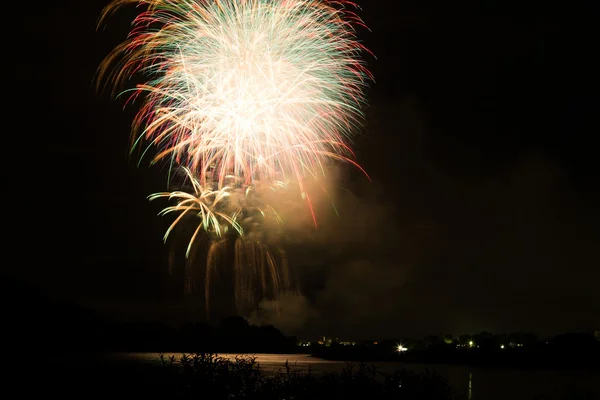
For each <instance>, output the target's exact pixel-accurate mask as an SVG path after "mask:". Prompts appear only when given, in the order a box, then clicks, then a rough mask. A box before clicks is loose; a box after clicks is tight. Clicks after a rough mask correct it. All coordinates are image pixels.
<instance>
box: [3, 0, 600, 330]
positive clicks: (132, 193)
mask: <svg viewBox="0 0 600 400" xmlns="http://www.w3.org/2000/svg"><path fill="white" fill-rule="evenodd" d="M34 3H35V2H34ZM34 3H27V4H28V6H27V7H26V8H27V9H24V8H21V9H19V10H15V11H12V12H10V13H9V14H10V16H11V18H14V19H13V20H12V21H11V22H10V23H11V24H12V25H11V26H13V28H11V29H10V31H9V32H10V36H11V38H10V44H9V45H8V49H7V50H5V54H6V55H7V57H6V58H5V61H4V64H5V67H8V68H9V70H10V73H9V74H8V75H7V76H6V77H5V81H6V82H7V83H8V87H7V88H6V94H5V96H4V97H5V100H6V101H7V103H8V104H9V108H8V113H7V114H6V115H5V124H4V138H5V141H4V152H3V157H2V160H3V163H4V167H3V168H2V175H3V182H4V185H3V190H4V195H3V202H4V207H3V209H4V221H5V222H4V231H5V237H8V240H6V239H5V241H4V245H5V247H6V250H5V255H6V257H5V260H6V261H5V262H3V263H2V265H3V266H2V269H3V271H4V272H8V273H10V274H12V275H14V276H17V277H19V278H21V279H23V280H25V281H27V282H31V283H32V284H34V285H37V286H38V287H42V288H44V289H46V290H48V291H50V292H51V293H53V294H55V295H57V296H61V297H64V298H67V299H70V300H72V301H75V302H78V303H80V304H82V305H85V306H89V307H92V308H95V309H98V310H101V311H103V312H105V313H108V314H109V315H113V316H116V317H119V318H127V319H160V320H164V321H168V322H177V321H180V320H182V319H183V318H185V317H186V316H189V315H190V314H189V313H190V309H194V308H201V307H195V306H194V304H193V303H192V304H190V301H189V299H185V298H184V297H183V293H182V283H181V282H180V281H177V279H176V277H169V275H168V273H167V267H166V248H165V246H164V245H163V243H162V234H163V231H164V228H165V223H166V222H165V221H162V220H161V219H159V218H158V217H157V216H156V214H157V212H158V211H159V210H160V205H159V204H149V203H148V202H147V200H146V196H147V195H148V194H150V193H153V192H155V191H159V190H163V189H164V174H163V172H162V171H160V170H159V169H158V168H148V167H147V166H142V167H141V168H139V169H138V168H137V167H136V164H135V162H134V161H132V160H129V159H128V141H129V136H128V135H129V125H130V121H131V119H132V117H133V115H134V113H135V109H134V108H127V109H125V110H123V109H122V107H123V102H122V101H119V100H116V101H115V100H112V99H111V98H110V97H109V96H108V95H100V94H98V93H96V92H95V91H94V87H93V84H92V80H93V77H94V73H95V69H96V67H97V66H98V64H99V63H100V62H101V60H102V58H103V57H104V56H105V55H106V54H107V53H108V51H109V50H110V49H111V48H112V47H114V46H115V45H116V44H117V43H119V42H120V41H121V40H122V39H123V38H124V37H125V35H126V33H127V28H128V20H127V18H116V19H113V20H112V25H109V26H108V27H107V30H106V31H99V32H97V31H96V30H95V28H96V26H95V24H96V21H97V18H98V16H99V14H100V11H101V9H102V6H103V5H104V2H102V1H96V0H92V1H74V0H66V1H63V2H54V3H52V2H44V3H40V4H39V5H34ZM360 3H361V5H362V6H363V12H362V13H361V15H362V16H363V18H364V19H365V22H366V23H367V25H368V26H369V27H370V28H371V32H361V38H362V39H363V40H364V41H365V44H366V45H367V47H369V48H370V49H371V50H372V51H373V52H374V53H375V55H376V56H377V59H376V60H374V59H369V63H370V68H371V69H372V71H373V73H374V75H375V79H376V83H375V84H374V85H373V87H372V89H371V91H370V93H369V108H368V109H367V110H366V114H367V125H366V127H365V132H364V135H362V136H360V137H359V138H358V139H357V142H356V146H357V150H358V151H357V154H358V157H359V161H360V162H361V163H362V164H363V165H364V167H365V168H366V169H367V171H368V172H369V174H370V176H371V177H372V178H373V182H372V183H369V182H368V181H366V180H365V179H364V178H363V177H361V176H360V175H359V174H356V173H355V172H352V171H349V170H342V171H341V173H340V175H341V176H344V177H345V178H344V179H342V180H340V181H339V186H340V188H342V189H343V190H341V191H340V194H339V195H338V196H337V199H336V203H337V205H338V207H339V208H340V213H341V215H342V218H341V219H337V220H336V219H335V218H333V217H326V218H325V220H324V224H322V225H321V228H320V229H319V231H318V232H306V235H305V236H302V237H300V238H297V243H295V244H290V246H289V248H288V251H289V253H290V262H291V264H292V267H293V268H294V270H295V271H296V273H297V274H298V278H299V281H300V283H301V288H302V293H301V294H296V295H288V296H286V297H285V298H283V299H281V304H282V305H283V315H282V316H281V317H275V316H272V315H270V314H269V313H268V312H267V313H266V314H263V316H262V317H261V318H262V319H254V321H257V322H263V323H264V322H272V323H275V324H276V325H277V326H278V327H280V328H282V329H283V330H284V331H285V332H286V333H296V334H299V335H316V334H335V335H340V336H349V337H356V336H360V337H382V336H407V335H424V334H427V333H454V334H460V333H464V332H474V331H481V330H484V329H485V330H491V331H498V332H508V331H517V330H520V331H533V332H536V333H539V334H541V335H546V334H552V333H557V332H562V331H567V330H576V329H594V328H596V329H597V328H598V327H600V290H598V288H597V287H598V282H600V268H599V267H600V263H599V256H598V251H597V250H598V248H599V247H600V246H599V244H600V230H599V228H598V227H599V223H600V206H599V202H598V201H599V199H600V197H599V192H598V185H597V182H598V177H599V171H600V170H599V168H598V165H597V161H596V160H597V157H596V153H597V146H595V142H596V135H597V133H598V123H597V119H598V118H597V116H598V112H597V106H598V101H597V93H598V92H597V89H596V88H595V87H594V85H593V81H594V79H595V78H596V77H597V71H598V68H597V64H596V62H595V58H596V53H597V41H596V40H595V38H596V37H598V32H597V31H598V29H597V27H596V26H597V20H598V16H599V15H598V7H597V6H596V5H595V2H592V1H587V2H586V1H579V2H577V1H573V2H569V5H568V8H565V7H567V6H566V3H563V5H561V6H558V5H556V6H554V5H553V4H552V3H550V2H535V3H534V2H529V3H527V2H518V1H497V2H496V1H480V2H477V1H470V2H467V1H454V2H447V1H402V2H400V1H398V2H393V1H383V0H379V1H370V2H366V1H362V2H360ZM14 306H17V307H18V305H14ZM262 306H263V308H268V307H269V304H268V302H265V303H263V304H262ZM253 318H254V317H253Z"/></svg>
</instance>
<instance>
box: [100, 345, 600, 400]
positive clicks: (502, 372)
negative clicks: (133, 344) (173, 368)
mask: <svg viewBox="0 0 600 400" xmlns="http://www.w3.org/2000/svg"><path fill="white" fill-rule="evenodd" d="M163 354H164V356H165V357H170V356H175V357H176V358H179V357H181V355H182V353H163ZM219 355H220V356H222V357H227V358H233V357H235V356H236V354H219ZM251 356H253V357H256V361H257V362H258V363H259V365H260V367H261V369H263V370H264V371H266V372H269V371H275V370H278V369H282V370H283V369H284V368H285V367H284V364H285V362H286V361H288V362H289V363H290V365H291V367H292V368H293V369H295V370H299V371H307V370H308V369H309V367H310V369H311V371H312V372H314V373H319V372H339V371H341V370H342V369H343V368H344V367H346V365H347V364H346V363H344V362H341V361H328V360H323V359H319V358H315V357H312V356H310V355H306V354H251ZM106 357H108V358H109V359H110V360H112V361H114V362H118V363H130V362H133V363H140V362H141V363H155V362H157V361H158V358H159V353H114V354H110V355H107V356H106ZM354 364H355V365H356V363H354ZM372 364H374V365H375V366H377V368H378V369H380V370H381V371H385V372H392V371H394V370H399V369H405V370H408V371H413V372H422V371H425V370H429V371H434V372H437V373H439V374H440V375H442V376H443V377H445V378H446V379H447V381H448V383H449V384H450V386H451V387H452V388H453V390H454V392H455V393H456V394H457V395H458V396H459V398H461V399H467V400H532V399H536V400H542V399H552V400H554V399H590V400H591V399H600V371H591V370H566V369H565V370H536V369H515V368H508V367H471V366H466V365H443V364H439V365H427V364H413V363H396V362H388V363H386V362H376V363H372Z"/></svg>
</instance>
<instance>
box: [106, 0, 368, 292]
mask: <svg viewBox="0 0 600 400" xmlns="http://www.w3.org/2000/svg"><path fill="white" fill-rule="evenodd" d="M126 4H136V5H138V6H141V7H142V11H141V12H140V13H139V14H138V15H137V17H136V18H135V19H134V20H133V22H132V30H131V33H130V35H129V37H128V38H127V40H126V41H124V42H123V43H122V44H121V45H119V46H117V47H116V48H115V49H114V51H112V52H111V53H110V54H109V55H108V57H107V58H106V60H105V61H104V62H103V63H102V64H101V66H100V68H99V74H98V78H99V79H98V82H103V83H108V84H111V85H113V86H114V88H115V93H116V94H118V95H126V96H127V97H128V102H129V101H134V100H135V99H136V98H138V97H140V98H141V99H143V102H142V105H141V107H140V109H139V111H138V113H137V115H136V117H135V119H134V122H133V129H132V150H135V149H139V150H141V153H142V157H144V154H146V153H147V151H148V150H149V149H150V148H154V149H155V153H154V156H153V157H152V162H153V163H157V162H164V163H165V164H167V165H169V166H170V171H177V170H179V169H180V168H182V169H183V170H184V171H185V173H186V176H187V178H188V181H189V182H190V183H191V190H190V191H182V190H175V191H172V192H168V193H157V194H155V195H152V196H150V198H151V199H156V198H161V197H167V198H169V199H174V200H177V204H176V205H174V206H170V207H167V208H165V209H164V210H163V212H162V214H170V213H179V215H178V217H177V218H176V219H175V221H174V222H173V224H172V225H171V226H170V227H169V229H168V230H167V232H166V234H165V239H166V237H167V236H168V235H169V234H170V232H171V231H172V230H173V228H174V227H175V225H177V224H178V223H179V222H180V221H181V220H182V219H183V218H184V216H196V217H198V219H197V221H198V222H197V227H196V229H195V232H194V233H193V235H192V237H191V240H190V241H189V244H188V246H187V250H186V255H188V256H189V254H190V251H191V249H192V246H193V243H194V241H195V240H196V237H197V235H198V234H199V233H200V232H205V233H206V234H207V235H208V237H210V238H211V239H210V245H209V250H208V252H207V268H206V274H207V276H208V275H209V274H211V273H212V272H211V271H213V270H214V268H213V266H214V265H215V261H214V260H216V255H217V254H218V253H219V251H218V249H219V248H223V247H224V246H225V245H224V244H223V243H225V242H226V241H224V240H225V239H224V236H225V234H226V233H227V232H234V233H235V234H236V235H237V239H236V240H235V245H234V248H235V249H236V250H235V254H236V256H235V260H236V261H235V262H234V264H235V268H236V270H241V269H242V268H244V266H246V268H247V269H248V270H250V271H254V272H253V274H254V275H253V276H257V277H259V278H258V280H260V279H262V280H263V282H264V280H265V277H266V276H267V275H269V276H271V277H272V280H273V281H277V282H279V281H280V280H281V279H279V278H278V276H279V275H278V274H277V271H276V268H275V264H276V261H275V258H274V257H273V255H272V254H271V253H270V252H269V251H268V249H267V248H265V247H264V246H265V245H264V242H263V241H262V240H261V239H260V238H259V236H260V235H261V234H262V233H264V230H265V229H264V228H265V225H264V224H265V220H266V219H267V214H268V215H269V216H270V217H269V218H273V219H275V220H278V222H280V217H279V214H278V213H277V211H276V208H277V207H276V206H277V204H276V203H277V201H278V200H277V199H275V200H274V201H266V200H265V197H264V196H262V194H263V193H265V192H267V191H270V190H275V191H276V190H277V188H281V187H283V188H287V187H294V188H297V189H298V193H299V194H300V195H301V196H298V198H304V199H307V200H308V205H309V207H310V209H311V212H312V204H311V202H310V195H309V194H308V193H307V192H306V188H305V186H306V185H305V183H306V182H305V181H306V179H307V178H316V177H319V176H323V175H324V174H325V171H326V169H327V168H326V167H327V165H328V164H329V163H330V162H332V161H336V160H338V161H340V160H341V161H347V162H350V163H352V164H354V165H355V166H357V167H358V168H360V166H359V165H358V164H357V163H356V162H355V161H354V155H353V153H352V151H351V149H350V143H351V138H352V135H353V134H355V133H356V132H357V130H358V127H359V126H360V124H361V121H362V117H363V116H362V113H361V108H362V106H363V104H364V100H365V90H366V87H367V84H368V82H369V81H370V80H371V76H370V74H369V72H368V70H367V69H366V68H365V65H364V63H363V61H362V59H361V55H362V53H363V52H364V51H365V48H364V47H363V46H362V45H361V44H360V43H359V41H358V40H357V37H356V33H355V30H354V29H355V27H356V26H360V25H362V21H361V20H360V18H359V17H358V16H357V15H356V14H355V13H354V12H353V11H351V10H352V9H356V5H355V4H353V3H351V2H349V1H346V0H338V1H328V0H116V1H113V2H112V3H111V4H110V5H108V6H107V7H106V8H105V10H104V12H103V14H102V17H101V21H100V22H101V23H102V21H103V20H104V19H105V18H107V17H108V16H109V15H111V14H113V13H114V12H115V11H116V10H117V9H118V8H120V7H121V6H124V5H126ZM133 77H135V78H136V79H137V78H139V77H142V79H143V80H144V81H145V82H144V83H143V84H139V85H137V86H136V87H135V88H131V89H127V90H124V91H121V90H122V88H123V85H124V84H125V83H126V82H127V81H128V80H129V79H131V78H133ZM170 174H171V172H170ZM257 211H258V212H257ZM256 215H260V216H261V218H257V217H256ZM312 215H313V219H314V212H312ZM314 222H315V225H316V220H315V221H314ZM257 226H259V228H257ZM282 254H283V253H282ZM280 258H282V259H283V258H285V257H280ZM283 275H286V276H287V273H285V274H282V275H281V276H283ZM244 279H246V278H244ZM207 281H208V279H207ZM246 281H251V280H248V279H246ZM283 281H287V278H285V279H283ZM240 282H241V281H240ZM238 286H240V287H241V286H251V284H241V283H240V284H239V285H238ZM274 286H279V285H278V284H275V285H274ZM263 292H264V290H263ZM207 293H208V289H207ZM236 293H237V291H236ZM250 297H251V296H250Z"/></svg>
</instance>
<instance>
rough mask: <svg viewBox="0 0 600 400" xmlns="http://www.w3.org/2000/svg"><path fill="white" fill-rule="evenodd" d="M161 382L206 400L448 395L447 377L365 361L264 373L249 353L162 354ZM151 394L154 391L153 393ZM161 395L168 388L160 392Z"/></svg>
mask: <svg viewBox="0 0 600 400" xmlns="http://www.w3.org/2000/svg"><path fill="white" fill-rule="evenodd" d="M160 364H161V366H160V369H161V370H162V374H163V375H162V378H161V379H164V380H163V383H168V384H167V385H166V386H168V389H167V387H166V386H163V389H167V390H168V395H169V396H171V397H175V398H198V399H200V398H203V399H204V398H210V399H264V400H270V399H273V400H275V399H277V400H283V399H286V400H301V399H311V400H314V399H323V400H325V399H327V400H331V399H349V398H359V399H406V400H412V399H421V400H429V399H436V400H437V399H440V400H442V399H451V398H452V395H451V390H450V387H449V385H448V384H447V382H446V380H445V379H444V378H442V377H441V376H440V375H437V374H434V373H429V372H425V373H420V374H417V373H413V372H408V371H404V370H400V371H397V372H395V373H391V374H390V373H383V372H380V371H378V370H377V369H376V368H375V366H373V365H368V364H358V365H352V364H348V365H347V366H346V368H344V369H343V370H342V371H341V372H340V373H312V372H311V371H310V370H308V372H303V371H295V370H294V369H293V368H292V367H291V366H290V365H289V364H288V363H286V364H285V365H283V366H282V369H280V370H275V371H264V370H262V369H261V367H260V365H259V364H258V363H257V362H256V359H255V358H253V357H251V356H239V357H236V358H235V359H226V358H222V357H219V356H217V355H215V354H193V355H184V356H182V357H181V358H180V359H175V358H169V359H167V358H164V357H162V356H161V359H160ZM155 394H156V393H155ZM164 394H165V395H166V394H167V392H165V393H164Z"/></svg>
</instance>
